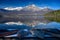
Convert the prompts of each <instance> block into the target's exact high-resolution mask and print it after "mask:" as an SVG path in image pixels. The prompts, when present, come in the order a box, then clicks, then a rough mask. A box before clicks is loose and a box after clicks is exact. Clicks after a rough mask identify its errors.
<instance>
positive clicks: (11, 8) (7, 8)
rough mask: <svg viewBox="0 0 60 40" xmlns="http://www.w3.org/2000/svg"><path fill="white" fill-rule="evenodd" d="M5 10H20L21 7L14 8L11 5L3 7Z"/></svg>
mask: <svg viewBox="0 0 60 40" xmlns="http://www.w3.org/2000/svg"><path fill="white" fill-rule="evenodd" d="M4 9H5V10H18V11H19V10H21V9H22V7H15V8H13V7H6V8H4Z"/></svg>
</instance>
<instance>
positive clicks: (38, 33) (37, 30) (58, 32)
mask: <svg viewBox="0 0 60 40" xmlns="http://www.w3.org/2000/svg"><path fill="white" fill-rule="evenodd" d="M0 29H18V30H19V31H20V30H23V29H28V30H30V31H31V32H33V34H34V35H33V37H39V38H44V37H58V38H60V23H57V22H50V23H46V24H45V23H38V24H36V25H35V27H31V26H27V25H16V24H13V25H7V24H0ZM17 33H18V32H17ZM23 34H24V33H23ZM31 35H32V34H31Z"/></svg>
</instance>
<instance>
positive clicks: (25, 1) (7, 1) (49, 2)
mask: <svg viewBox="0 0 60 40" xmlns="http://www.w3.org/2000/svg"><path fill="white" fill-rule="evenodd" d="M30 4H35V5H37V6H41V7H42V6H49V7H51V8H53V9H60V0H0V8H4V7H19V6H26V5H30Z"/></svg>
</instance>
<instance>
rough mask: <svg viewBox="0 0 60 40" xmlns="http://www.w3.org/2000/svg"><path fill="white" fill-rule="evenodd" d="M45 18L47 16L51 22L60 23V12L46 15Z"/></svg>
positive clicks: (56, 11)
mask: <svg viewBox="0 0 60 40" xmlns="http://www.w3.org/2000/svg"><path fill="white" fill-rule="evenodd" d="M44 16H46V18H47V19H48V20H50V21H57V22H60V10H55V11H52V12H49V13H46V14H45V15H44ZM47 16H48V17H47Z"/></svg>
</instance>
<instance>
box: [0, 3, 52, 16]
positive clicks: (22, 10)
mask: <svg viewBox="0 0 60 40" xmlns="http://www.w3.org/2000/svg"><path fill="white" fill-rule="evenodd" d="M50 11H52V9H50V8H48V7H38V6H36V5H34V4H32V5H28V6H25V7H16V8H12V7H7V8H4V9H0V12H2V13H10V14H11V13H16V14H32V13H33V14H35V13H36V14H41V15H42V14H45V13H47V12H50Z"/></svg>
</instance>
